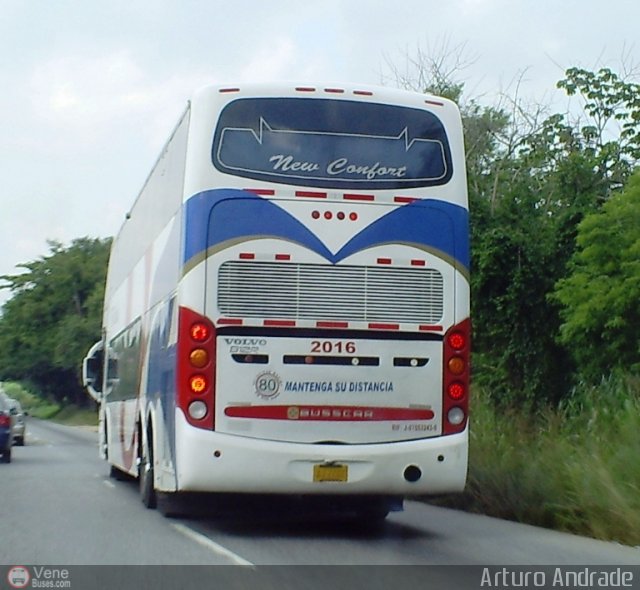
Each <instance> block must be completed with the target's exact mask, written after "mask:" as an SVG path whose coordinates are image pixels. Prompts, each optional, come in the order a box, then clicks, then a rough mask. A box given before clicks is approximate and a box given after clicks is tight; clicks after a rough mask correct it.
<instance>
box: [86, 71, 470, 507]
mask: <svg viewBox="0 0 640 590" xmlns="http://www.w3.org/2000/svg"><path fill="white" fill-rule="evenodd" d="M469 345H470V319H469V230H468V205H467V187H466V172H465V162H464V147H463V137H462V126H461V120H460V114H459V111H458V109H457V107H456V106H455V105H454V104H453V103H451V102H450V101H448V100H446V99H442V98H437V97H432V96H427V95H423V94H418V93H410V92H405V91H396V90H390V89H385V88H377V87H360V86H357V87H347V86H342V87H327V86H325V85H316V86H294V85H279V86H275V85H249V84H247V85H240V86H237V87H231V86H225V87H213V86H212V87H206V88H204V89H202V90H201V91H199V92H198V93H196V94H195V95H194V96H193V98H192V100H191V101H190V103H189V105H188V108H187V110H186V111H185V113H184V115H183V116H182V118H181V119H180V121H179V123H178V125H177V127H176V128H175V130H174V132H173V134H172V135H171V137H170V139H169V141H168V143H167V144H166V146H165V147H164V150H163V152H162V154H161V156H160V158H159V159H158V161H157V163H156V165H155V166H154V168H153V170H152V171H151V173H150V175H149V177H148V179H147V181H146V183H145V185H144V187H143V189H142V191H141V193H140V194H139V196H138V198H137V200H136V201H135V203H134V205H133V207H132V208H131V210H130V212H129V213H128V214H127V215H126V221H125V223H124V225H123V226H122V229H121V230H120V232H119V234H118V235H117V237H116V238H115V240H114V242H113V247H112V252H111V258H110V262H109V271H108V278H107V287H106V296H105V305H104V322H103V339H102V341H101V342H99V343H97V344H96V345H95V346H94V347H93V348H92V350H91V351H90V353H89V354H88V356H87V358H86V359H85V366H84V373H85V383H86V385H87V386H88V388H89V391H90V393H91V394H92V395H93V396H94V397H95V398H96V399H97V400H98V401H99V402H100V416H101V421H100V424H101V426H100V430H101V432H100V436H101V452H102V454H103V456H104V457H105V458H106V459H107V460H108V462H109V464H110V465H111V469H112V472H113V473H114V474H119V473H120V472H125V473H127V474H130V475H133V476H135V477H138V478H139V479H140V489H141V495H142V499H143V502H144V503H145V504H146V505H147V506H149V507H153V506H155V504H156V502H157V500H158V498H162V500H163V501H165V500H166V501H169V500H171V499H172V498H176V497H177V496H178V495H180V494H181V493H182V492H229V493H234V494H241V493H252V494H285V495H286V494H294V495H302V496H322V497H326V496H331V497H332V498H333V499H335V498H338V497H345V498H350V499H351V500H353V501H354V505H355V506H360V507H361V509H362V513H363V514H367V515H371V514H381V515H383V516H384V515H386V512H387V511H388V509H389V508H393V507H397V506H398V505H399V504H400V505H401V500H402V499H403V498H405V497H407V496H412V495H424V494H438V493H445V492H457V491H461V490H462V489H463V488H464V485H465V480H466V473H467V455H468V399H469Z"/></svg>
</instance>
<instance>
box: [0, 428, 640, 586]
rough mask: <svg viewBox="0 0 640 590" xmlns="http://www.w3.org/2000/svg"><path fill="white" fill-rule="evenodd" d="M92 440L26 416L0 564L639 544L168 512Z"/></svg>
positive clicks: (416, 521)
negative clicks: (114, 473)
mask: <svg viewBox="0 0 640 590" xmlns="http://www.w3.org/2000/svg"><path fill="white" fill-rule="evenodd" d="M96 439H97V436H96V434H95V433H94V432H91V431H89V430H83V429H79V428H69V427H64V426H60V425H55V424H51V423H47V422H40V421H37V420H33V419H32V420H30V421H29V423H28V429H27V441H26V446H25V447H16V448H14V456H13V461H12V463H11V464H9V465H0V564H4V565H10V564H14V565H15V564H48V565H53V564H60V565H69V566H71V565H113V564H117V565H127V564H129V565H133V564H136V565H154V564H155V565H159V564H164V565H170V564H182V565H229V564H231V565H249V566H252V565H253V566H261V565H315V566H329V565H360V566H381V565H405V566H406V565H434V564H438V565H446V564H456V565H480V566H489V565H501V566H504V565H521V566H527V565H561V564H568V565H575V566H577V565H581V564H584V565H589V566H592V565H593V564H600V565H602V566H604V565H635V566H638V565H640V548H630V547H623V546H620V545H617V544H615V543H604V542H599V541H594V540H590V539H584V538H580V537H575V536H572V535H567V534H561V533H556V532H552V531H547V530H543V529H538V528H535V527H530V526H524V525H519V524H515V523H511V522H505V521H501V520H496V519H492V518H487V517H483V516H478V515H471V514H466V513H463V512H457V511H453V510H447V509H442V508H436V507H433V506H429V505H425V504H421V503H418V502H407V503H406V509H405V511H404V512H401V513H392V514H391V515H390V516H389V518H388V519H387V521H386V522H385V524H384V525H383V526H382V527H380V528H379V529H373V530H372V529H367V528H366V527H362V526H358V525H357V524H356V523H354V522H349V521H345V520H339V519H335V520H331V519H330V520H327V519H325V518H313V517H312V516H311V515H309V517H303V516H300V515H294V514H290V513H288V512H282V511H275V510H269V508H268V507H267V508H266V509H261V511H259V512H257V513H256V511H255V510H254V511H253V512H252V513H250V514H235V515H234V516H233V517H227V518H225V517H222V516H220V515H218V516H211V515H208V516H207V515H194V516H191V517H188V518H182V519H170V518H165V517H163V516H162V515H161V514H160V513H158V512H157V511H154V510H147V509H146V508H145V507H144V506H143V505H142V503H141V502H140V500H139V497H138V489H137V485H136V483H135V482H133V481H114V480H112V479H110V478H109V477H108V470H107V466H106V464H105V463H104V462H103V461H102V460H101V459H100V458H99V457H98V453H97V445H96ZM0 587H1V585H0Z"/></svg>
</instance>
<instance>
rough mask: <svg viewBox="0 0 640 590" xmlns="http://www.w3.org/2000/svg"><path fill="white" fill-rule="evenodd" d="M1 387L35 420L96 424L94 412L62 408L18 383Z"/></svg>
mask: <svg viewBox="0 0 640 590" xmlns="http://www.w3.org/2000/svg"><path fill="white" fill-rule="evenodd" d="M2 386H3V388H4V390H5V392H6V394H7V395H8V396H9V397H12V398H14V399H17V400H18V401H19V402H20V405H21V406H22V408H23V409H24V410H25V411H26V412H28V413H29V415H30V416H33V417H35V418H40V419H41V420H52V421H53V422H58V423H60V424H67V425H69V426H94V425H97V424H98V413H97V411H96V410H89V409H86V408H78V407H77V406H74V405H67V406H62V405H60V404H57V403H54V402H51V401H48V400H45V399H43V398H41V397H39V396H37V395H35V394H34V393H33V392H31V391H29V389H28V388H26V387H24V386H23V385H21V384H20V383H13V382H4V383H3V384H2Z"/></svg>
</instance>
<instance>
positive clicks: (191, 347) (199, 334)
mask: <svg viewBox="0 0 640 590" xmlns="http://www.w3.org/2000/svg"><path fill="white" fill-rule="evenodd" d="M178 351H179V371H180V379H179V380H180V383H181V386H180V407H181V408H182V409H183V411H184V412H185V414H186V416H187V419H188V421H189V423H190V424H191V425H193V426H197V427H199V428H211V429H213V427H214V422H213V407H214V401H215V392H214V366H213V365H214V362H215V328H214V327H213V324H212V323H211V322H210V321H209V320H208V319H207V318H206V317H204V316H202V315H200V314H197V313H196V312H194V311H192V310H190V309H187V308H181V309H180V336H179V341H178Z"/></svg>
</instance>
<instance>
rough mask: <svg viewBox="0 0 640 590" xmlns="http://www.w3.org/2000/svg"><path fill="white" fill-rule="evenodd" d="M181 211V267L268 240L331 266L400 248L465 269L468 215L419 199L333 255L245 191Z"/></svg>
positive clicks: (217, 193) (199, 199)
mask: <svg viewBox="0 0 640 590" xmlns="http://www.w3.org/2000/svg"><path fill="white" fill-rule="evenodd" d="M185 207H186V210H185V217H184V219H185V232H184V236H185V246H184V247H185V250H184V256H183V263H184V264H187V263H188V262H189V261H190V260H191V259H193V258H194V257H195V256H198V255H201V254H202V253H203V252H205V251H206V250H207V249H209V248H212V247H215V246H217V245H219V244H222V243H224V242H228V241H236V242H237V241H238V240H242V239H246V240H249V239H251V238H254V237H262V238H264V237H273V238H280V239H285V240H288V241H292V242H296V243H298V244H300V245H302V246H304V247H305V248H308V249H309V250H311V251H313V252H316V253H317V254H319V255H320V256H322V257H323V258H325V259H326V260H328V261H329V262H331V263H332V264H336V263H337V262H340V260H343V259H345V258H347V257H348V256H351V255H352V254H355V253H356V252H360V251H362V250H365V249H367V248H371V247H373V246H376V245H380V244H386V243H403V244H410V245H416V246H417V247H426V248H429V249H435V250H438V251H440V252H443V253H444V254H446V255H447V256H448V257H450V258H452V259H453V260H454V261H455V262H456V263H457V264H459V265H461V266H462V267H464V268H465V269H468V268H469V231H468V219H469V214H468V211H467V210H466V209H464V208H463V207H460V206H458V205H454V204H452V203H447V202H444V201H437V200H434V199H423V200H417V201H413V202H412V203H409V204H407V205H402V206H400V207H398V208H395V209H393V210H391V211H390V212H389V213H388V214H386V215H384V216H383V217H381V218H379V219H378V220H376V221H374V222H373V223H372V224H371V225H369V226H367V227H366V228H364V229H363V230H362V231H360V232H359V233H358V234H356V235H355V236H354V237H353V238H352V239H351V240H350V241H349V242H347V243H346V244H345V245H344V246H343V247H342V248H341V249H340V250H339V251H338V252H336V253H335V254H334V253H332V252H331V251H330V250H329V249H328V248H327V247H326V246H325V244H324V243H323V242H322V241H321V240H320V239H319V238H318V237H317V236H316V235H315V234H314V233H313V232H312V231H311V230H309V228H307V227H306V226H305V225H304V224H303V223H301V222H300V221H298V220H297V219H296V218H295V217H293V216H292V215H290V214H289V213H287V212H286V211H285V210H284V209H282V208H281V207H279V206H278V204H277V201H270V200H267V199H264V198H262V197H259V196H256V195H253V194H252V193H249V192H247V191H242V190H235V189H218V190H211V191H204V192H202V193H198V194H197V195H195V196H193V197H192V198H191V199H189V200H188V201H187V203H186V205H185ZM214 207H215V209H214ZM212 215H215V218H213V219H212ZM209 224H212V231H211V232H209V231H208V228H209Z"/></svg>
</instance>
